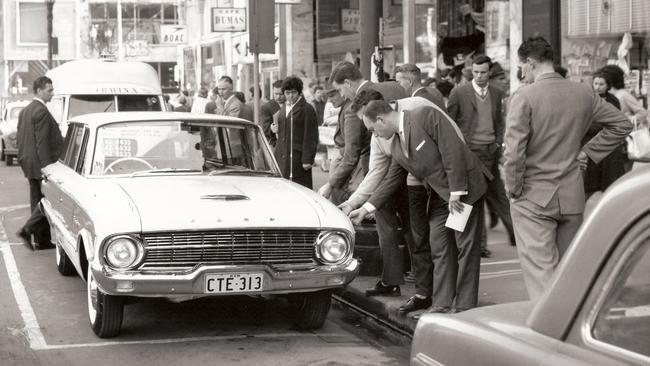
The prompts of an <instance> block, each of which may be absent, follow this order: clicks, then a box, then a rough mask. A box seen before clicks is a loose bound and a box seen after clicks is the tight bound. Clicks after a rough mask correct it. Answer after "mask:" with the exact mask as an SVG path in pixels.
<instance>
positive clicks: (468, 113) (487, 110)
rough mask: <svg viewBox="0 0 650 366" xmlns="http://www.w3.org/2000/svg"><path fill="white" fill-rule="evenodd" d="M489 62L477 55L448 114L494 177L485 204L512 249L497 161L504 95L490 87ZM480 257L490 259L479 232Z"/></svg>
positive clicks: (451, 98)
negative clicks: (501, 227) (467, 77)
mask: <svg viewBox="0 0 650 366" xmlns="http://www.w3.org/2000/svg"><path fill="white" fill-rule="evenodd" d="M491 66H492V60H491V59H490V58H489V57H487V56H485V55H478V56H476V57H475V58H474V60H473V61H472V74H473V78H472V81H471V82H468V83H465V84H461V85H459V86H457V87H456V88H454V89H453V90H452V91H451V94H450V95H449V104H448V105H447V111H448V112H449V117H451V118H452V119H453V120H454V121H456V123H457V124H458V127H460V130H461V131H462V132H463V136H465V141H467V146H468V147H469V149H470V150H471V151H472V152H473V153H474V154H476V156H478V158H479V159H480V160H481V162H483V165H484V166H485V168H486V169H487V170H488V171H489V172H490V174H492V177H494V178H493V179H492V180H491V181H490V182H489V183H488V190H487V193H486V195H485V200H486V201H487V202H488V204H489V206H490V207H491V208H493V209H494V211H495V212H496V214H497V215H498V216H499V218H501V221H503V224H504V226H505V228H506V231H507V232H508V239H509V241H510V245H515V235H514V231H513V229H512V219H511V217H510V203H509V202H508V198H507V197H506V192H505V188H504V186H503V181H502V180H501V175H500V173H499V159H500V158H501V154H502V151H503V150H502V145H503V133H504V128H505V123H504V121H503V114H502V105H501V102H502V100H503V92H502V91H501V90H499V89H498V88H496V87H494V86H492V85H490V84H489V82H490V68H491ZM481 232H482V234H481V256H482V257H484V258H489V257H490V256H491V252H490V250H489V249H488V248H487V230H486V228H485V226H484V227H483V228H482V229H481Z"/></svg>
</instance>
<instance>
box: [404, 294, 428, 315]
mask: <svg viewBox="0 0 650 366" xmlns="http://www.w3.org/2000/svg"><path fill="white" fill-rule="evenodd" d="M429 306H431V297H425V298H424V299H421V298H419V297H417V296H412V297H411V298H410V299H408V300H407V301H406V303H404V305H402V306H400V307H399V309H397V311H398V312H400V313H410V312H411V311H415V310H420V309H426V308H428V307H429Z"/></svg>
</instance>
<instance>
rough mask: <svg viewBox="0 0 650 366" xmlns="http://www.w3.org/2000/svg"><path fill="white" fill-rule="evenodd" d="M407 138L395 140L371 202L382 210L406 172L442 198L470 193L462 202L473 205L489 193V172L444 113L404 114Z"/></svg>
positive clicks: (417, 111)
mask: <svg viewBox="0 0 650 366" xmlns="http://www.w3.org/2000/svg"><path fill="white" fill-rule="evenodd" d="M403 113H404V139H405V144H406V150H407V152H408V157H406V156H405V155H404V152H403V151H402V143H401V141H400V138H399V137H397V136H396V137H394V138H393V142H392V146H391V152H392V155H393V159H392V161H391V165H390V168H389V169H388V173H387V174H386V177H385V179H384V180H383V182H382V183H381V184H380V186H379V187H378V188H377V190H376V191H375V193H373V195H372V196H371V197H370V199H369V200H368V202H369V203H370V204H371V205H373V206H374V207H376V208H380V207H382V205H384V204H385V203H386V202H387V201H388V200H389V199H390V198H391V196H392V195H393V194H395V192H396V191H397V190H398V189H400V187H401V186H402V184H403V182H404V179H405V178H406V175H407V173H411V174H412V175H413V176H414V177H416V178H418V179H420V180H422V181H424V182H425V183H426V184H427V185H429V187H431V189H433V190H434V191H435V192H436V193H437V194H438V196H440V198H442V199H443V200H445V201H449V196H450V193H451V192H457V191H467V194H466V195H464V196H462V197H461V200H462V201H463V202H465V203H468V204H473V203H474V202H476V201H477V200H479V199H480V198H481V197H483V195H484V194H485V191H486V190H487V182H486V178H488V179H491V178H492V177H491V175H490V173H489V172H488V171H487V170H486V169H485V167H484V166H483V164H482V163H481V161H480V160H479V159H478V158H477V157H476V155H474V153H472V152H471V151H470V150H469V148H468V147H467V146H466V145H465V144H464V143H463V142H462V140H461V139H460V138H459V137H458V135H457V134H456V131H455V130H454V128H453V127H452V125H451V123H449V120H448V119H447V117H446V116H445V115H444V113H442V112H440V111H439V110H437V109H435V108H433V107H420V108H416V109H413V110H411V111H404V112H403Z"/></svg>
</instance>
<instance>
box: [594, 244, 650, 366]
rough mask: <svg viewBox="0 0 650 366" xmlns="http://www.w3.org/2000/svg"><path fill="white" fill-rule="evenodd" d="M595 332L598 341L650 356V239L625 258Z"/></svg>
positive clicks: (632, 249) (599, 314) (602, 308)
mask: <svg viewBox="0 0 650 366" xmlns="http://www.w3.org/2000/svg"><path fill="white" fill-rule="evenodd" d="M622 260H623V261H624V262H623V263H622V266H617V268H619V271H618V273H617V274H615V276H616V278H615V280H614V282H613V285H612V286H611V290H609V293H607V295H606V296H605V301H604V302H603V305H602V307H601V308H600V310H599V311H598V315H597V317H596V321H595V323H594V326H593V328H592V335H593V337H594V338H595V339H597V340H599V341H601V342H604V343H607V344H610V345H612V346H616V347H620V348H623V349H626V350H628V351H632V352H635V353H638V354H641V355H645V356H650V238H647V239H646V240H645V241H642V242H641V243H640V245H637V246H636V248H631V251H630V252H629V255H624V256H623V258H622Z"/></svg>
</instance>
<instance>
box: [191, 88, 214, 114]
mask: <svg viewBox="0 0 650 366" xmlns="http://www.w3.org/2000/svg"><path fill="white" fill-rule="evenodd" d="M209 102H210V101H209V100H208V89H207V88H205V87H201V89H199V94H198V95H197V96H196V98H194V101H193V102H192V109H191V112H192V113H205V106H206V105H207V104H208V103H209Z"/></svg>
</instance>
